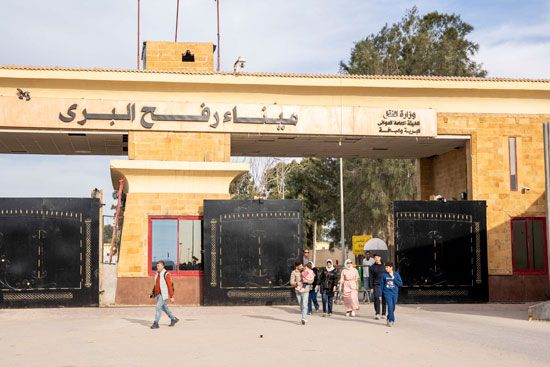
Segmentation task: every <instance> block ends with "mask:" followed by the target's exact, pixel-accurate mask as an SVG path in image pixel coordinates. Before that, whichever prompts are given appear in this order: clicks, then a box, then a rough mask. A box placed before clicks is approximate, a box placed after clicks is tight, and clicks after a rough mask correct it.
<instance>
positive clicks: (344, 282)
mask: <svg viewBox="0 0 550 367" xmlns="http://www.w3.org/2000/svg"><path fill="white" fill-rule="evenodd" d="M339 285H340V292H341V293H342V295H343V297H344V307H345V308H346V316H351V317H354V316H355V311H356V310H359V296H358V290H359V273H358V272H357V269H355V268H354V267H353V266H352V265H351V260H350V259H347V260H346V262H345V263H344V270H342V275H341V276H340V283H339Z"/></svg>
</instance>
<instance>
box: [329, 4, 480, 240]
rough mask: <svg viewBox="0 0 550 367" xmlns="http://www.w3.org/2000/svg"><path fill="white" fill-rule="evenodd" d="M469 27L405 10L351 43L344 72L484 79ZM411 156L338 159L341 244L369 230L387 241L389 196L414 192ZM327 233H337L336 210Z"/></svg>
mask: <svg viewBox="0 0 550 367" xmlns="http://www.w3.org/2000/svg"><path fill="white" fill-rule="evenodd" d="M472 31H473V27H472V26H471V25H470V24H468V23H465V22H464V21H462V19H461V18H460V16H459V15H456V14H442V13H438V12H431V13H428V14H425V15H419V14H418V9H417V8H416V7H413V8H412V9H410V10H408V11H407V13H406V15H405V16H404V17H403V18H402V19H401V21H399V22H397V23H395V24H393V25H391V26H388V25H387V24H386V25H385V26H384V27H382V29H381V30H380V31H379V32H378V33H377V34H371V35H370V36H368V37H366V38H365V39H363V40H361V41H359V42H357V43H356V44H355V47H354V48H353V50H352V51H351V56H350V59H349V61H348V63H344V62H340V69H341V71H342V72H344V73H348V74H366V75H369V74H370V75H427V76H434V75H439V76H475V77H484V76H485V75H486V74H487V72H486V71H485V70H483V68H482V65H481V64H479V63H477V62H475V61H474V60H472V58H473V57H474V56H475V55H476V53H477V51H478V49H479V45H478V44H477V43H475V42H472V41H470V40H468V39H467V36H468V35H469V34H470V33H471V32H472ZM415 171H416V166H415V164H414V160H390V159H378V160H372V159H347V160H344V188H345V189H344V192H345V203H344V206H345V228H346V242H347V243H351V241H350V240H351V235H352V234H373V235H375V236H379V237H382V238H385V239H386V240H390V239H391V238H392V234H391V233H390V231H389V228H388V225H387V223H388V220H389V219H390V218H391V215H392V213H391V210H392V208H391V205H392V202H393V201H395V200H407V199H413V198H414V196H415V179H414V176H415ZM335 219H336V221H335V225H334V226H333V227H332V228H331V237H333V238H338V237H339V235H340V234H339V233H340V222H339V212H338V211H336V215H335Z"/></svg>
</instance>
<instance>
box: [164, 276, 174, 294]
mask: <svg viewBox="0 0 550 367" xmlns="http://www.w3.org/2000/svg"><path fill="white" fill-rule="evenodd" d="M166 274H168V272H167V271H165V272H164V283H166ZM170 283H171V285H172V292H173V293H174V294H176V288H174V281H173V280H172V277H170Z"/></svg>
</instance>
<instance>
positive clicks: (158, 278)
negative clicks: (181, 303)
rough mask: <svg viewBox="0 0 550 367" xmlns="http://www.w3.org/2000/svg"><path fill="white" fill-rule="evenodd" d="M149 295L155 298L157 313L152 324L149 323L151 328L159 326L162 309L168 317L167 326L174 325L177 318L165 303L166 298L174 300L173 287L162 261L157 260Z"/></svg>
mask: <svg viewBox="0 0 550 367" xmlns="http://www.w3.org/2000/svg"><path fill="white" fill-rule="evenodd" d="M151 297H152V298H153V297H154V298H156V300H157V313H156V316H155V321H154V322H153V325H151V329H158V328H159V320H160V316H161V314H162V311H164V312H165V313H166V315H167V316H168V317H169V318H170V325H168V326H174V325H176V322H178V321H179V319H178V318H177V317H176V316H174V315H173V314H172V312H170V309H169V308H168V305H167V304H166V301H167V300H168V299H170V301H172V302H174V287H173V286H172V277H171V276H170V273H168V272H167V271H166V269H164V261H158V262H157V273H156V274H155V286H154V287H153V291H152V292H151Z"/></svg>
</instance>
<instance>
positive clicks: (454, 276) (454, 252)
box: [394, 201, 489, 303]
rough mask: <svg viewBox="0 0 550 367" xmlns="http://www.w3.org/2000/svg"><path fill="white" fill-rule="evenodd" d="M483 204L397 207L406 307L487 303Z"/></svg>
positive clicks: (404, 203)
mask: <svg viewBox="0 0 550 367" xmlns="http://www.w3.org/2000/svg"><path fill="white" fill-rule="evenodd" d="M485 208H486V203H485V201H446V202H445V201H396V202H394V218H395V247H396V254H395V257H396V263H397V269H398V271H399V273H400V275H401V278H402V279H403V283H404V285H403V287H402V288H401V290H400V294H399V300H400V301H401V302H405V303H450V302H487V301H488V299H489V290H488V275H487V233H486V224H485Z"/></svg>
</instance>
